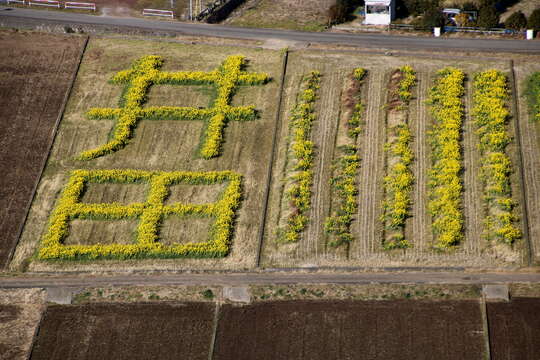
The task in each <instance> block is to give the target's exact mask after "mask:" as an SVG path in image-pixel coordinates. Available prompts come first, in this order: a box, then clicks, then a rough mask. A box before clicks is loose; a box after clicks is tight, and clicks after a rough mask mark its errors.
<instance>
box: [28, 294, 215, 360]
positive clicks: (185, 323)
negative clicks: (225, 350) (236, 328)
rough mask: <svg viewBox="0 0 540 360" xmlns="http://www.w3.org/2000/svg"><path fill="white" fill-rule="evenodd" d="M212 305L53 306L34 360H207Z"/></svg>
mask: <svg viewBox="0 0 540 360" xmlns="http://www.w3.org/2000/svg"><path fill="white" fill-rule="evenodd" d="M213 318H214V305H213V304H208V303H183V304H175V305H163V304H155V305H154V304H129V305H127V304H93V305H69V306H59V305H53V306H49V307H48V308H47V311H46V313H45V315H44V318H43V320H42V322H41V325H40V330H39V334H38V338H37V341H36V344H35V346H34V349H33V351H32V357H31V358H32V359H47V360H53V359H89V360H90V359H205V360H206V359H208V352H209V350H210V341H211V338H212V323H213Z"/></svg>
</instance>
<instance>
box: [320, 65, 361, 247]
mask: <svg viewBox="0 0 540 360" xmlns="http://www.w3.org/2000/svg"><path fill="white" fill-rule="evenodd" d="M365 74H366V70H365V69H363V68H357V69H354V71H353V79H354V81H356V82H357V83H361V81H362V79H363V78H364V76H365ZM356 85H357V87H358V88H360V86H359V85H360V84H356ZM359 95H360V94H359V93H358V94H356V100H357V102H356V104H355V105H354V111H353V113H352V115H351V117H350V118H349V119H348V120H347V136H348V137H349V140H350V144H348V145H345V146H343V147H342V149H341V151H342V153H343V154H342V156H341V157H339V159H338V163H337V167H336V170H335V173H334V175H333V176H332V178H331V179H330V184H331V185H332V187H333V189H334V191H335V197H336V198H337V201H338V205H337V210H336V211H335V212H334V213H332V215H331V216H330V217H328V218H327V219H326V222H325V224H324V227H325V230H326V232H327V233H328V234H332V235H334V237H333V238H332V240H331V241H329V242H328V244H329V245H330V246H334V247H335V246H340V245H342V244H346V243H350V242H351V241H353V239H354V237H353V235H352V233H351V224H352V221H353V218H354V216H355V215H356V213H357V211H358V184H357V181H356V177H357V172H358V168H359V167H360V155H359V150H360V149H359V147H358V145H357V141H358V136H359V135H360V133H361V131H362V128H361V126H360V124H361V121H362V114H363V112H364V105H363V104H362V102H361V100H360V96H359Z"/></svg>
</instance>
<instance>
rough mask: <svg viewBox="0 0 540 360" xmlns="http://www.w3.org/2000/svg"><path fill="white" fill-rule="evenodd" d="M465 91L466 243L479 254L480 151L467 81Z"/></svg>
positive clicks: (470, 88)
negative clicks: (477, 145) (477, 177)
mask: <svg viewBox="0 0 540 360" xmlns="http://www.w3.org/2000/svg"><path fill="white" fill-rule="evenodd" d="M465 91H466V92H467V93H466V95H465V112H466V117H465V126H464V131H463V143H464V145H465V146H464V151H463V152H464V159H463V160H464V191H463V192H464V199H465V204H466V206H465V211H464V219H465V243H464V244H463V245H464V248H465V249H466V251H467V252H472V253H478V249H479V245H480V231H481V229H482V220H481V217H482V215H481V214H482V206H481V203H480V201H481V193H480V189H479V184H478V182H477V179H476V176H477V174H478V171H479V169H478V159H477V158H476V156H477V154H478V151H477V147H476V142H475V136H476V134H475V128H474V123H473V119H472V106H473V101H472V91H473V89H472V84H471V82H470V81H466V84H465Z"/></svg>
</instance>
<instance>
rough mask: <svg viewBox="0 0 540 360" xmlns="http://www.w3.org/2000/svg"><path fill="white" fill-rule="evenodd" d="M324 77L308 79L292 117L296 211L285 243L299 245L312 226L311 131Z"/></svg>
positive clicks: (284, 235)
mask: <svg viewBox="0 0 540 360" xmlns="http://www.w3.org/2000/svg"><path fill="white" fill-rule="evenodd" d="M320 77H321V74H320V73H319V72H318V71H312V72H311V73H310V74H309V75H308V76H306V77H305V78H304V86H305V87H306V88H305V90H304V91H303V92H302V94H301V95H300V98H299V101H298V102H297V103H296V106H295V108H294V110H293V111H292V115H291V125H290V126H291V131H292V140H291V145H290V150H292V158H293V163H294V166H293V171H294V174H293V175H292V176H291V180H292V181H293V184H292V185H291V187H290V188H289V189H288V190H287V192H286V195H287V197H288V198H289V200H290V202H291V205H292V207H293V209H294V212H293V214H292V215H290V216H289V218H288V219H287V227H286V228H285V231H284V232H283V233H282V236H280V240H281V241H284V242H296V241H298V240H300V234H301V233H302V232H303V231H304V229H305V227H306V226H307V224H308V217H307V216H306V214H307V213H308V211H309V209H310V206H311V187H312V185H313V169H312V168H313V155H314V144H313V142H312V141H311V140H310V134H311V127H312V126H313V121H315V114H314V111H315V100H316V99H317V90H318V89H319V83H320Z"/></svg>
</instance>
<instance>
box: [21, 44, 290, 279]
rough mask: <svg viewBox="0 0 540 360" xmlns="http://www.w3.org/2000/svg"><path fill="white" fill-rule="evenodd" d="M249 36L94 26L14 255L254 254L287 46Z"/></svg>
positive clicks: (68, 259) (135, 262)
mask: <svg viewBox="0 0 540 360" xmlns="http://www.w3.org/2000/svg"><path fill="white" fill-rule="evenodd" d="M241 50H242V56H236V55H238V49H237V48H231V47H211V46H190V45H180V44H172V43H151V42H140V41H121V40H111V39H92V40H91V41H90V42H89V44H88V47H87V50H86V52H85V55H84V58H83V62H82V65H81V68H80V71H79V74H78V77H77V80H76V82H75V85H74V89H73V92H72V94H71V97H70V100H69V102H68V104H67V108H66V112H65V114H64V118H63V121H62V123H61V126H60V129H59V132H58V136H57V138H56V141H55V144H54V146H53V149H52V153H51V156H50V159H49V162H48V164H47V167H46V169H45V172H44V174H43V177H42V180H41V183H40V186H39V189H38V193H37V196H36V199H35V201H34V204H33V206H32V209H31V211H30V214H29V221H28V226H27V227H26V228H25V231H24V233H23V235H22V238H21V241H20V246H19V249H18V251H17V254H16V256H15V262H14V267H20V266H24V265H25V263H26V262H27V261H28V259H29V258H32V259H33V260H35V261H32V263H31V265H30V266H31V268H32V269H34V270H39V269H56V268H63V269H70V270H71V269H87V270H90V269H104V268H109V269H113V268H124V269H128V268H130V267H137V268H143V269H144V268H146V269H154V268H160V267H161V268H184V269H186V268H238V269H243V268H250V267H253V266H254V264H255V258H256V251H257V244H258V242H257V237H258V234H259V231H260V228H261V223H262V214H263V205H264V201H263V196H264V193H265V184H266V182H267V180H268V167H269V163H270V156H271V148H272V134H273V131H274V124H275V113H276V110H275V109H276V107H277V103H278V99H279V94H278V89H279V85H280V84H279V82H280V73H281V63H282V61H281V58H282V55H281V53H280V52H278V51H267V50H260V49H250V48H246V49H241ZM113 77H114V79H113ZM111 79H113V81H109V80H111ZM126 84H127V85H126ZM81 211H82V212H81ZM158 239H159V241H156V240H158ZM36 240H38V241H36ZM152 244H153V245H152ZM230 244H232V245H231V246H229V245H230ZM178 257H181V258H183V259H181V260H175V259H171V258H178ZM102 258H103V259H112V260H110V261H101V260H100V259H102ZM161 258H163V259H161ZM167 258H169V260H168V259H167ZM203 258H204V259H203ZM126 259H127V260H126ZM89 260H95V261H92V262H90V261H89Z"/></svg>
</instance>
